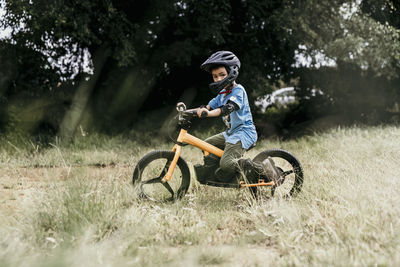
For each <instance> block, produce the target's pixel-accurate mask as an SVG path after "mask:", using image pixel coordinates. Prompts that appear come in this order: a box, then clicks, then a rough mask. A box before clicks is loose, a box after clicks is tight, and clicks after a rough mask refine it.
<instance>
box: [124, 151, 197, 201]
mask: <svg viewBox="0 0 400 267" xmlns="http://www.w3.org/2000/svg"><path fill="white" fill-rule="evenodd" d="M174 155H175V153H174V152H172V151H167V150H158V151H151V152H149V153H147V154H146V155H145V156H144V157H143V158H142V159H141V160H140V161H139V162H138V163H137V165H136V167H135V170H134V172H133V179H132V181H133V184H134V185H137V186H138V189H139V196H141V197H144V198H147V199H150V200H153V201H160V202H164V201H172V200H176V199H180V198H182V197H183V196H184V195H185V194H186V192H187V190H188V189H189V185H190V171H189V167H188V165H187V163H186V162H185V161H184V160H183V159H182V158H181V157H180V158H179V159H178V163H177V165H176V167H175V171H174V174H173V176H172V179H171V180H170V181H168V182H166V183H163V182H161V179H162V178H163V176H164V175H165V173H166V172H167V171H168V167H169V164H170V163H171V162H172V160H173V158H174ZM149 188H150V189H149Z"/></svg>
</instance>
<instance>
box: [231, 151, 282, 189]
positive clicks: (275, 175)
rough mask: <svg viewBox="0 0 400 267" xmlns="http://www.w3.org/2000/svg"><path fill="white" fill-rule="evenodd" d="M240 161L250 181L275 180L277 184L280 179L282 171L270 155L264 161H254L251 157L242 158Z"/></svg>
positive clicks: (240, 165)
mask: <svg viewBox="0 0 400 267" xmlns="http://www.w3.org/2000/svg"><path fill="white" fill-rule="evenodd" d="M238 163H239V167H240V168H241V169H242V171H243V172H244V174H245V176H246V178H247V180H248V181H249V183H252V184H254V183H258V181H259V180H260V179H261V180H264V181H265V182H271V181H274V183H275V184H277V183H278V182H279V181H280V171H279V170H278V168H277V167H276V166H275V163H274V161H273V160H272V159H271V158H270V157H268V158H267V159H265V160H264V161H263V162H254V161H252V160H251V159H240V160H239V161H238Z"/></svg>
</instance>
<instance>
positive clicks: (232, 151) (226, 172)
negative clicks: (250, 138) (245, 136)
mask: <svg viewBox="0 0 400 267" xmlns="http://www.w3.org/2000/svg"><path fill="white" fill-rule="evenodd" d="M244 152H246V150H245V149H244V148H242V142H240V141H239V142H237V143H236V144H231V143H226V144H225V149H224V154H223V155H222V158H221V161H220V164H219V166H220V167H219V168H218V169H217V171H216V175H217V176H218V178H219V180H220V181H221V182H230V181H232V182H233V180H234V178H237V175H238V173H239V170H240V169H239V164H238V161H239V159H240V158H241V157H242V156H243V154H244Z"/></svg>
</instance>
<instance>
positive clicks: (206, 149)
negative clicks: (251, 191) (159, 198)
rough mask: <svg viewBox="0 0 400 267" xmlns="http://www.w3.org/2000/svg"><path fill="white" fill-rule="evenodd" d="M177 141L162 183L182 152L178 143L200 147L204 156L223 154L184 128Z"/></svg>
mask: <svg viewBox="0 0 400 267" xmlns="http://www.w3.org/2000/svg"><path fill="white" fill-rule="evenodd" d="M177 143H178V144H175V145H174V147H173V148H172V151H173V152H175V156H174V158H173V160H172V162H171V165H170V166H169V168H168V171H167V173H166V174H165V175H164V177H163V178H162V179H161V181H162V182H163V183H165V182H168V181H170V180H171V178H172V175H173V174H174V170H175V167H176V164H177V163H178V159H179V157H180V155H181V152H182V146H181V145H179V144H181V143H182V144H183V143H186V144H189V145H192V146H195V147H197V148H200V149H201V150H203V153H204V155H205V156H207V155H209V154H210V153H211V154H214V155H216V156H218V157H220V158H221V157H222V155H223V154H224V151H223V150H222V149H219V148H218V147H216V146H213V145H211V144H209V143H207V142H205V141H203V140H201V139H199V138H197V137H195V136H193V135H191V134H189V133H188V132H187V130H185V129H181V131H180V133H179V136H178V139H177ZM274 184H275V183H274V182H264V181H263V180H259V182H258V183H257V184H246V183H243V182H242V183H240V186H241V187H254V186H273V185H274Z"/></svg>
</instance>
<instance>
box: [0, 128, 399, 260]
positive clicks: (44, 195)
mask: <svg viewBox="0 0 400 267" xmlns="http://www.w3.org/2000/svg"><path fill="white" fill-rule="evenodd" d="M399 137H400V129H399V128H397V127H393V126H382V127H368V128H363V127H352V128H345V129H341V128H338V129H335V130H331V131H329V132H326V133H324V134H315V135H312V136H306V137H302V138H299V139H297V140H290V141H280V140H263V141H261V142H259V144H258V145H257V147H256V148H255V149H253V150H251V151H249V152H248V156H249V157H254V156H255V155H256V154H257V153H259V152H261V151H262V150H263V149H266V148H272V147H281V148H285V149H287V150H289V151H291V152H292V153H293V154H295V155H296V156H297V157H298V158H299V160H300V161H301V162H302V164H303V168H304V170H305V182H304V186H303V190H302V192H301V194H299V195H298V196H297V197H296V198H292V199H279V198H274V199H266V198H264V199H260V200H258V201H256V200H254V199H252V198H251V197H250V195H249V194H248V193H247V192H246V191H241V190H234V189H219V188H212V187H204V186H200V185H199V184H197V182H195V181H192V185H191V187H190V189H189V192H188V194H187V195H186V196H185V198H184V199H183V200H181V201H177V202H175V203H169V204H163V203H152V202H149V201H145V200H141V199H138V198H137V194H136V192H135V189H134V188H133V187H132V186H131V185H130V179H131V175H132V172H133V168H134V166H135V165H136V163H137V161H138V160H139V159H140V158H141V157H142V156H143V155H144V154H146V153H147V152H149V151H151V150H152V149H156V148H164V149H170V148H171V147H172V145H171V144H170V143H165V142H160V141H152V142H149V143H148V144H142V143H141V142H137V141H135V140H134V139H127V138H126V137H121V136H117V137H104V136H99V135H88V136H85V137H83V136H81V137H78V138H77V139H76V140H74V142H73V143H71V144H69V145H66V146H61V145H59V144H58V143H56V142H54V144H52V145H48V146H43V147H42V145H38V144H37V143H35V142H32V141H29V140H28V139H24V138H21V139H20V140H18V139H15V138H14V139H6V138H3V139H2V142H1V145H0V162H1V164H0V182H1V186H2V187H1V188H0V190H1V193H0V194H1V198H0V211H1V213H0V225H1V226H0V237H1V238H0V247H1V248H2V249H1V250H0V266H16V265H17V266H55V265H57V266H71V265H73V266H98V265H107V266H132V265H137V266H154V265H162V266H187V265H190V266H204V265H210V266H293V265H317V266H321V265H323V266H325V265H328V266H331V265H332V266H371V265H372V266H376V265H379V266H396V265H399V264H400V221H399V220H398V218H399V217H400V179H399V172H400V167H399V166H398V159H399V158H400V142H398V141H397V140H399ZM10 143H11V144H10ZM183 158H184V159H185V160H187V161H188V162H190V163H198V162H200V161H201V153H200V152H199V151H198V150H196V149H194V148H190V147H185V148H184V150H183Z"/></svg>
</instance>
